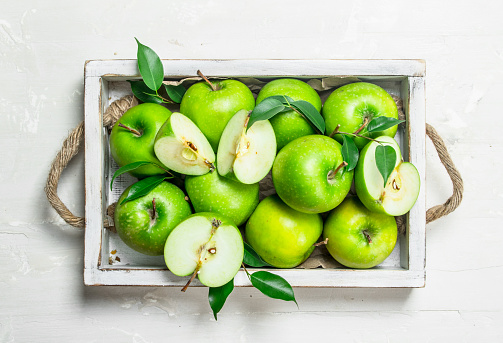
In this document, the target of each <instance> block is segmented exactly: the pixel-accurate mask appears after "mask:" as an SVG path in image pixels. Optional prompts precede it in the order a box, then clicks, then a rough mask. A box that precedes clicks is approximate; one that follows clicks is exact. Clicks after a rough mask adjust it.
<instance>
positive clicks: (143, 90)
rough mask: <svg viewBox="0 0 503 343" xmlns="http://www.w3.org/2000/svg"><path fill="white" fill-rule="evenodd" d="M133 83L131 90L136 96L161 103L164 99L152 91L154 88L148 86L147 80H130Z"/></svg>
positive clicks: (143, 100)
mask: <svg viewBox="0 0 503 343" xmlns="http://www.w3.org/2000/svg"><path fill="white" fill-rule="evenodd" d="M129 83H130V84H131V90H132V91H133V94H134V96H135V97H137V98H138V99H140V101H142V102H151V103H154V104H161V103H162V99H161V98H160V97H159V96H157V95H156V94H155V93H152V90H151V89H150V88H148V87H147V85H146V84H145V82H143V81H141V80H140V81H129Z"/></svg>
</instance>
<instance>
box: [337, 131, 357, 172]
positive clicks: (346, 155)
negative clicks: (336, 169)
mask: <svg viewBox="0 0 503 343" xmlns="http://www.w3.org/2000/svg"><path fill="white" fill-rule="evenodd" d="M341 152H342V159H343V160H344V161H345V162H347V164H348V165H347V166H346V167H345V169H344V170H345V171H351V170H353V169H355V167H356V165H357V163H358V158H359V157H360V153H359V152H358V148H357V147H356V144H355V142H354V141H353V138H351V137H350V136H348V135H342V150H341Z"/></svg>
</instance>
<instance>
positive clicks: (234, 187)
mask: <svg viewBox="0 0 503 343" xmlns="http://www.w3.org/2000/svg"><path fill="white" fill-rule="evenodd" d="M185 190H186V191H187V194H188V195H189V199H190V202H191V203H192V206H194V210H195V211H196V212H215V213H220V214H223V215H224V216H227V217H229V218H230V219H231V220H232V221H233V222H234V224H236V225H237V226H240V225H242V224H243V223H244V222H245V221H246V220H247V219H248V217H249V216H250V215H251V214H252V212H253V210H254V209H255V207H257V205H258V200H259V185H258V183H255V184H251V185H246V184H243V183H240V182H237V181H233V180H230V179H228V178H225V177H223V176H220V175H219V174H218V173H217V171H216V170H215V171H213V172H210V173H207V174H205V175H201V176H187V177H185Z"/></svg>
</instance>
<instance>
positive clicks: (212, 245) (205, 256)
mask: <svg viewBox="0 0 503 343" xmlns="http://www.w3.org/2000/svg"><path fill="white" fill-rule="evenodd" d="M243 255H244V245H243V238H242V237H241V233H240V232H239V230H238V228H237V227H236V225H234V223H233V222H232V220H230V219H229V218H227V217H225V216H223V215H221V214H216V213H210V212H202V213H196V214H194V215H192V216H190V217H188V218H187V219H185V220H184V221H183V222H181V223H180V224H178V226H177V227H175V228H174V229H173V232H171V234H170V235H169V237H168V239H167V240H166V245H165V247H164V260H165V262H166V266H167V267H168V269H169V270H170V271H171V272H172V273H173V274H175V275H177V276H187V275H191V274H192V276H193V277H192V279H193V278H194V277H195V276H196V275H197V276H198V278H199V281H201V283H202V284H203V285H205V286H208V287H220V286H223V285H225V284H226V283H227V282H229V281H230V280H232V279H233V278H234V276H235V275H236V274H237V272H238V271H239V268H240V267H241V263H242V261H243ZM192 279H191V280H192ZM191 280H190V281H191ZM190 281H189V282H188V283H187V286H188V284H189V283H190ZM187 286H186V287H187ZM186 287H185V288H184V289H183V290H185V289H186Z"/></svg>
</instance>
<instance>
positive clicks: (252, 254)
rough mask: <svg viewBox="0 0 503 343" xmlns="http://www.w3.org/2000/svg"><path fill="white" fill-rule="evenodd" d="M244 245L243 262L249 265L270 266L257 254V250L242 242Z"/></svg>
mask: <svg viewBox="0 0 503 343" xmlns="http://www.w3.org/2000/svg"><path fill="white" fill-rule="evenodd" d="M243 243H244V245H245V253H244V256H243V263H244V264H246V265H249V266H250V267H271V265H270V264H269V263H267V262H265V261H264V260H263V259H262V257H260V256H259V254H257V252H256V251H255V250H254V249H253V248H252V247H251V245H250V244H248V243H246V242H243Z"/></svg>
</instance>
